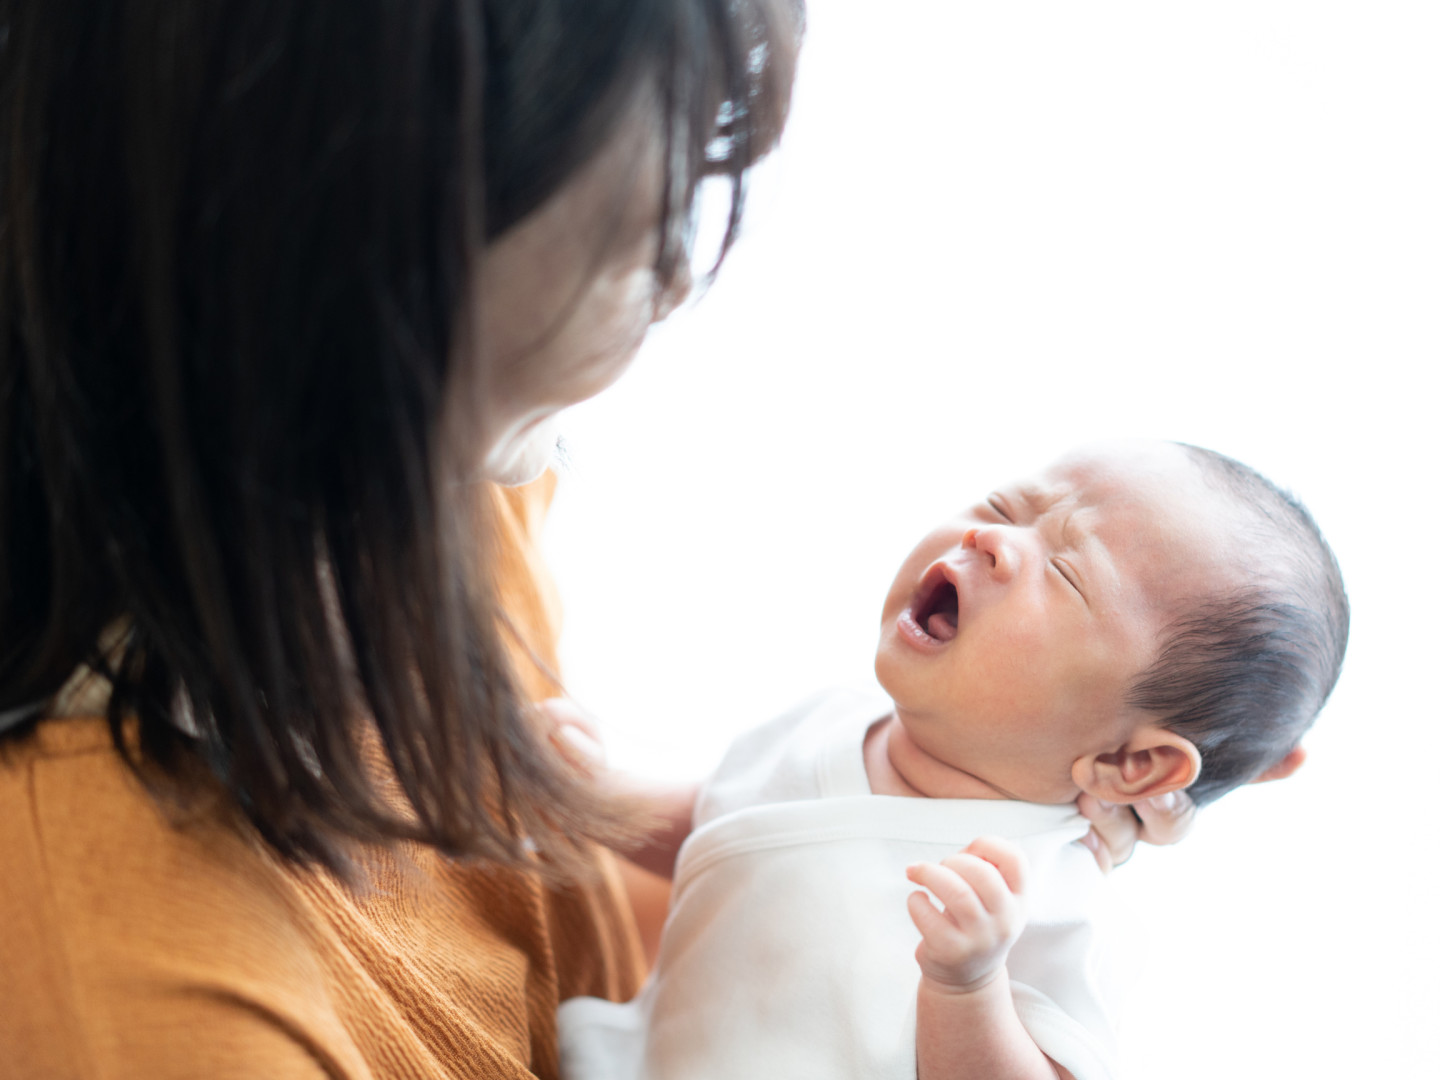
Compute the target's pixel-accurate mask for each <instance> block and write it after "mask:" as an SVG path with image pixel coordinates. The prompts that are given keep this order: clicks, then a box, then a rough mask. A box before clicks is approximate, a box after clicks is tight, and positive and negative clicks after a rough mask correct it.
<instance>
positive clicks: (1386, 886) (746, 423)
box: [548, 0, 1440, 1080]
mask: <svg viewBox="0 0 1440 1080" xmlns="http://www.w3.org/2000/svg"><path fill="white" fill-rule="evenodd" d="M1437 23H1440V8H1437V7H1436V6H1435V5H1433V4H1429V3H1408V4H1405V3H1387V2H1384V0H1366V2H1364V3H1360V2H1358V0H1352V2H1350V3H1343V4H1342V3H1332V2H1324V0H1305V2H1281V0H1245V2H1236V0H1219V2H1216V0H1210V2H1207V3H1203V4H1169V3H1153V2H1152V3H1146V4H1140V3H1133V4H1119V3H1085V2H1079V0H1065V2H1060V3H1046V2H1018V0H1017V2H1009V3H1002V2H994V0H991V2H986V3H976V2H971V0H963V2H962V0H933V2H923V0H895V2H893V3H886V4H879V3H874V2H870V3H861V2H858V0H812V3H811V11H810V30H809V35H808V41H807V44H806V46H805V52H804V55H803V58H802V67H801V74H800V80H799V84H798V87H797V91H796V99H795V107H794V111H793V114H792V120H791V125H790V129H789V131H788V133H787V136H786V141H785V145H784V147H783V149H782V151H781V152H780V154H779V155H778V156H777V157H776V158H775V159H774V160H773V161H772V162H770V163H769V164H767V165H766V166H764V168H763V169H762V171H761V175H760V176H758V177H757V179H756V183H755V197H754V201H753V210H754V213H753V214H752V216H751V218H750V220H749V222H748V226H747V233H746V236H745V238H744V239H743V241H742V243H741V245H740V247H739V248H738V249H737V250H736V251H735V253H734V255H733V257H732V259H731V261H730V262H729V263H728V264H727V266H726V267H725V268H724V271H723V272H722V274H721V277H720V279H719V281H718V283H717V284H716V285H715V287H714V288H713V289H712V290H711V292H710V294H709V295H708V296H707V297H705V298H704V299H703V301H702V302H700V303H699V304H698V305H697V306H695V307H694V308H693V309H692V310H687V311H684V312H682V313H681V314H679V315H678V316H676V317H675V318H673V319H672V320H671V322H670V323H668V324H666V325H665V326H663V327H660V328H658V329H657V330H656V331H655V332H654V333H653V334H652V337H651V340H650V342H649V344H648V345H647V346H646V348H645V350H644V351H643V353H642V355H641V358H640V360H639V361H638V363H637V365H636V368H635V370H634V371H633V372H632V373H631V374H630V375H629V376H628V377H627V378H626V379H625V380H623V381H622V382H621V384H620V385H619V386H618V387H616V388H615V389H614V390H612V391H610V392H609V393H607V394H606V395H604V396H602V397H601V398H600V399H598V400H596V401H595V402H593V403H590V404H588V405H586V406H583V407H581V408H579V409H576V410H574V411H573V412H572V413H571V415H570V417H569V420H568V423H567V427H566V435H567V439H568V442H569V444H570V448H571V452H572V455H573V465H572V467H571V469H570V470H569V472H568V474H567V475H566V476H565V477H564V481H563V485H562V488H561V492H560V495H559V496H558V498H557V502H556V506H555V509H554V512H553V515H552V519H551V524H550V531H549V536H548V550H549V554H550V556H551V560H552V563H553V565H554V568H555V570H556V574H557V577H558V578H559V581H560V586H561V592H562V595H563V597H564V600H565V604H566V609H567V628H566V634H565V638H564V665H565V671H566V675H567V679H568V683H569V686H570V688H571V691H572V692H573V693H574V695H575V696H576V697H577V698H578V699H579V700H580V701H581V702H582V703H583V704H584V705H585V706H587V707H588V708H589V709H591V710H592V711H593V712H595V713H596V714H598V715H599V716H600V718H601V719H602V720H603V721H604V723H605V725H606V730H607V737H608V741H609V746H610V751H611V756H612V760H613V761H616V762H618V763H619V764H621V765H624V766H627V767H632V768H635V769H638V770H642V771H649V772H652V773H657V774H661V775H668V776H699V775H702V774H703V773H704V772H705V771H706V770H707V769H709V768H710V767H711V766H712V765H713V764H714V763H715V761H716V760H717V759H718V757H719V755H720V754H721V752H722V750H723V748H724V747H725V745H726V743H727V742H728V740H729V739H730V738H731V737H732V736H733V735H734V734H735V733H736V732H737V731H739V730H742V729H744V728H746V727H748V726H751V725H753V724H755V723H757V722H759V721H761V720H763V719H765V718H767V717H769V716H771V715H773V714H775V713H777V712H778V711H780V710H782V709H784V708H786V707H787V706H789V705H791V704H792V703H794V702H795V701H797V700H798V699H800V698H801V697H803V696H805V695H807V694H809V693H811V692H813V691H815V690H817V689H819V688H822V687H824V686H827V685H831V684H835V683H841V682H849V683H854V682H857V681H861V680H864V679H866V678H867V677H868V675H869V670H870V663H871V651H872V649H873V646H874V641H875V636H876V629H877V619H878V614H879V608H880V601H881V599H882V598H883V596H884V593H885V589H886V587H887V585H888V583H889V580H890V577H891V575H892V573H893V572H894V570H895V568H896V567H897V566H898V565H899V562H900V561H901V559H902V557H903V556H904V554H905V553H906V552H907V551H908V549H909V547H910V545H911V544H912V543H913V542H914V541H915V540H916V539H917V538H918V537H919V536H920V535H921V534H923V533H924V532H925V531H926V530H927V529H929V528H930V527H931V526H932V525H933V524H935V523H936V522H938V521H939V520H941V519H942V518H943V517H945V516H946V515H948V514H949V513H951V512H953V511H954V510H955V509H957V508H958V507H960V506H963V505H967V504H969V503H971V502H972V501H974V500H975V499H976V498H978V497H979V496H982V495H984V494H985V493H986V492H988V491H989V490H990V489H991V488H992V487H994V486H995V485H997V484H999V483H1001V482H1003V481H1005V480H1008V479H1011V478H1012V477H1014V476H1016V475H1019V474H1021V473H1024V472H1028V471H1030V470H1031V469H1032V468H1034V467H1036V466H1039V465H1042V464H1044V463H1045V462H1047V461H1048V460H1049V459H1050V458H1052V457H1053V456H1055V455H1056V454H1057V453H1058V452H1060V451H1062V450H1065V449H1067V448H1069V447H1071V446H1074V445H1076V444H1078V443H1083V442H1086V441H1091V440H1094V439H1096V438H1105V437H1112V436H1158V437H1164V438H1175V439H1183V440H1186V441H1190V442H1196V443H1200V444H1203V445H1206V446H1211V447H1214V448H1216V449H1218V450H1221V451H1224V452H1226V453H1229V454H1232V455H1234V456H1236V457H1238V458H1240V459H1242V460H1244V461H1246V462H1248V463H1250V464H1252V465H1254V466H1256V467H1257V468H1259V469H1261V470H1262V471H1264V472H1266V473H1267V474H1269V475H1270V476H1271V477H1273V478H1274V479H1276V480H1277V481H1279V482H1280V483H1282V484H1284V485H1287V486H1289V487H1292V488H1293V489H1294V490H1295V491H1296V492H1297V493H1299V494H1300V495H1301V496H1302V497H1303V498H1304V499H1305V500H1306V501H1307V502H1308V503H1309V505H1310V507H1311V509H1312V510H1313V511H1314V513H1315V515H1316V517H1317V519H1318V520H1319V521H1320V523H1321V526H1322V527H1323V528H1324V529H1325V530H1326V531H1327V533H1328V535H1329V537H1330V539H1331V541H1332V544H1333V546H1334V548H1335V550H1336V552H1337V553H1338V555H1339V558H1340V561H1341V565H1342V567H1343V568H1344V570H1345V573H1346V576H1347V581H1348V585H1349V589H1350V595H1351V599H1352V602H1353V605H1354V626H1353V631H1352V635H1351V646H1350V653H1349V658H1348V660H1347V664H1346V669H1345V673H1344V675H1343V677H1342V678H1341V681H1340V685H1339V688H1338V690H1337V692H1336V694H1335V696H1334V698H1333V699H1332V704H1331V706H1330V707H1329V708H1328V709H1327V710H1326V712H1325V713H1324V715H1323V716H1322V717H1321V719H1320V722H1319V724H1318V726H1317V728H1316V730H1315V732H1314V733H1313V735H1312V737H1311V738H1310V739H1309V741H1308V745H1309V747H1310V749H1311V755H1312V756H1311V761H1310V763H1309V764H1308V765H1307V767H1306V768H1305V769H1303V770H1302V771H1301V773H1300V774H1299V775H1298V776H1297V777H1295V778H1294V779H1293V780H1290V781H1287V782H1285V783H1283V784H1272V785H1266V786H1264V787H1257V788H1252V789H1247V790H1243V791H1241V792H1238V793H1236V794H1234V795H1232V796H1230V797H1228V798H1226V799H1225V800H1223V801H1222V802H1220V803H1219V804H1217V805H1215V806H1214V807H1212V808H1210V809H1208V810H1207V811H1206V812H1205V813H1204V815H1203V817H1202V819H1201V822H1200V825H1199V827H1198V829H1197V830H1196V832H1195V834H1194V836H1193V837H1192V838H1191V839H1190V840H1188V841H1187V842H1186V843H1184V844H1183V845H1181V846H1179V847H1177V848H1174V849H1163V850H1162V849H1151V850H1145V851H1142V852H1141V853H1140V854H1139V855H1138V856H1137V857H1136V858H1135V859H1134V860H1133V861H1132V862H1131V863H1130V864H1129V865H1128V866H1126V867H1125V868H1124V869H1123V870H1122V871H1120V872H1119V873H1117V874H1116V876H1115V878H1114V879H1113V880H1114V883H1115V886H1116V888H1117V889H1119V890H1121V891H1122V893H1123V894H1124V895H1125V896H1126V897H1127V898H1128V900H1129V901H1130V903H1131V904H1132V905H1133V907H1134V909H1135V912H1136V915H1135V919H1136V923H1137V927H1143V928H1144V933H1145V936H1146V937H1147V939H1148V941H1149V949H1150V958H1149V965H1148V968H1147V975H1146V977H1145V979H1144V981H1143V982H1142V983H1141V984H1140V986H1138V987H1137V991H1136V993H1135V995H1134V1000H1133V1002H1132V1007H1131V1009H1130V1011H1129V1013H1128V1022H1127V1026H1126V1029H1125V1031H1124V1032H1123V1039H1124V1042H1125V1047H1126V1054H1127V1058H1128V1073H1127V1075H1129V1076H1130V1077H1132V1078H1139V1080H1148V1078H1159V1077H1167V1078H1174V1080H1183V1078H1187V1077H1196V1078H1199V1077H1206V1078H1209V1077H1218V1076H1224V1077H1227V1078H1230V1077H1240V1078H1248V1077H1257V1078H1259V1077H1267V1078H1268V1077H1290V1076H1322V1077H1332V1076H1333V1077H1339V1076H1365V1077H1378V1076H1383V1077H1414V1076H1432V1077H1433V1076H1437V1075H1440V1066H1437V1065H1436V1063H1435V1055H1436V1048H1435V1047H1434V1045H1433V1043H1434V1036H1435V1034H1436V1032H1437V1028H1436V1023H1437V1020H1436V1017H1437V1016H1440V994H1437V985H1440V979H1437V974H1436V970H1435V968H1436V966H1437V963H1440V940H1437V938H1440V935H1437V930H1436V919H1435V915H1434V913H1435V911H1436V910H1437V909H1440V903H1437V900H1436V897H1435V896H1434V895H1433V891H1434V890H1433V889H1432V883H1434V882H1435V881H1436V878H1437V874H1436V870H1435V865H1434V859H1435V853H1436V845H1435V843H1434V841H1433V840H1432V839H1427V838H1428V837H1430V836H1432V829H1431V828H1429V827H1428V818H1429V815H1430V814H1431V813H1432V812H1433V807H1434V803H1435V800H1434V798H1433V797H1432V796H1431V795H1430V792H1431V790H1432V788H1433V787H1434V784H1435V777H1436V766H1437V759H1440V738H1437V720H1440V708H1437V705H1436V696H1437V695H1436V685H1435V683H1436V680H1435V672H1436V670H1437V665H1436V661H1435V657H1436V652H1437V649H1436V646H1437V634H1436V630H1435V617H1436V610H1437V600H1440V587H1437V578H1440V529H1437V526H1440V520H1437V513H1436V509H1435V506H1436V492H1435V490H1434V480H1435V465H1436V462H1437V455H1436V452H1435V449H1434V443H1433V433H1434V429H1435V419H1434V413H1435V402H1436V396H1437V395H1436V392H1435V386H1434V370H1435V367H1436V359H1437V355H1440V300H1437V298H1440V60H1437V55H1440V25H1437ZM1422 823H1424V824H1425V825H1426V826H1427V827H1425V828H1424V829H1423V831H1422Z"/></svg>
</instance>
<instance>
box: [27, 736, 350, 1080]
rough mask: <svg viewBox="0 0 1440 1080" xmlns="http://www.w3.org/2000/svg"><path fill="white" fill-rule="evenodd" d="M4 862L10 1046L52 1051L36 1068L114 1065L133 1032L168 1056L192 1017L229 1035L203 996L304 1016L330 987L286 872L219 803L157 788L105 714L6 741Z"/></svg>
mask: <svg viewBox="0 0 1440 1080" xmlns="http://www.w3.org/2000/svg"><path fill="white" fill-rule="evenodd" d="M0 863H3V867H0V924H3V925H4V926H6V928H7V932H6V933H5V934H4V935H0V971H3V973H4V981H5V983H6V984H7V985H9V986H24V987H25V988H26V991H25V992H23V993H18V994H15V995H12V996H11V997H10V1000H9V1003H8V1004H7V1007H6V1009H5V1010H0V1045H4V1046H6V1047H7V1048H11V1049H12V1050H13V1051H14V1052H15V1053H21V1054H22V1055H23V1054H25V1053H31V1054H40V1055H42V1058H41V1059H37V1061H36V1062H35V1064H36V1069H35V1073H36V1074H37V1075H46V1074H48V1073H53V1074H54V1075H75V1076H87V1075H91V1074H93V1073H96V1072H104V1071H106V1070H107V1069H108V1068H109V1067H110V1065H109V1064H108V1063H109V1062H111V1061H112V1058H114V1055H115V1054H116V1053H117V1051H119V1048H120V1047H123V1046H125V1045H126V1044H127V1043H135V1042H136V1041H137V1040H138V1041H139V1042H140V1043H141V1044H145V1045H148V1046H149V1047H150V1048H151V1050H155V1049H158V1050H159V1051H160V1052H161V1053H162V1055H163V1054H164V1053H166V1051H165V1049H164V1047H166V1046H167V1045H169V1046H171V1047H174V1046H176V1045H177V1044H176V1043H175V1042H174V1036H175V1034H176V1030H175V1029H176V1027H177V1024H178V1025H179V1026H180V1027H184V1026H186V1023H185V1018H186V1017H189V1018H190V1020H191V1021H192V1022H194V1021H197V1020H198V1019H199V1018H200V1017H201V1016H205V1017H207V1023H209V1024H210V1025H211V1034H212V1035H213V1036H215V1038H216V1039H217V1040H218V1041H219V1042H221V1043H223V1042H224V1041H225V1038H224V1034H225V1023H224V1022H223V1021H220V1020H218V1019H217V1016H216V1015H212V1013H213V1001H212V1002H209V1003H206V1002H204V1001H203V1000H202V999H203V997H204V995H206V994H209V995H215V996H216V997H220V998H230V999H232V1000H245V999H248V1000H249V1001H251V1003H252V1004H253V1005H254V1006H256V1007H258V1008H262V1009H264V1010H267V1011H271V1012H277V1011H278V1012H284V1013H286V1014H293V1013H294V1012H295V1010H296V1009H297V1008H299V1009H301V1010H305V1009H308V1006H307V1005H306V995H307V994H308V995H309V996H310V1000H314V997H315V995H314V991H315V988H316V987H317V986H318V985H320V983H321V982H322V978H321V975H322V972H321V969H320V966H319V964H318V963H317V959H316V956H315V954H314V951H313V950H312V949H310V948H307V947H306V945H307V942H306V940H305V939H306V936H307V935H306V933H305V929H304V919H303V905H301V904H297V903H296V902H295V896H294V893H295V889H294V886H293V885H292V884H288V883H287V881H286V876H285V875H284V873H283V872H282V871H281V869H280V868H279V867H278V866H277V865H276V864H275V863H274V861H273V860H272V859H270V858H269V857H268V856H267V854H266V853H265V851H264V850H263V848H262V847H261V846H260V845H258V844H257V843H256V842H255V840H254V839H253V838H251V837H250V836H248V835H247V833H246V831H245V830H244V829H243V828H239V827H237V825H236V822H235V820H234V816H233V815H232V814H230V813H228V812H225V811H224V810H223V809H222V808H221V807H220V806H219V805H218V804H216V803H214V802H212V803H211V804H210V805H209V806H208V807H206V806H202V805H200V804H196V805H192V806H189V807H187V808H185V809H183V810H181V809H179V808H173V809H172V808H170V807H167V806H166V805H165V803H164V802H163V800H157V799H156V798H155V797H153V796H152V794H151V793H150V792H149V791H148V790H147V789H146V787H145V785H144V784H143V783H142V782H141V780H140V779H139V778H138V777H137V776H136V775H135V773H134V772H133V771H132V770H131V769H130V768H129V767H128V766H127V764H126V763H125V761H124V760H123V758H122V757H121V756H120V754H119V753H118V752H117V751H116V750H115V748H114V746H113V743H112V741H111V738H110V731H109V727H108V725H107V724H106V723H105V722H104V721H103V720H101V719H89V718H80V719H64V720H47V721H43V722H41V723H40V724H39V725H37V727H36V728H35V729H34V731H33V732H31V733H30V734H29V735H27V736H26V737H24V738H23V739H20V740H18V741H17V740H5V743H4V744H3V745H0ZM221 1012H222V1014H223V1012H224V1010H222V1011H221ZM217 1023H218V1025H219V1027H218V1029H217V1028H216V1027H215V1026H214V1025H216V1024H217ZM167 1030H168V1031H169V1034H163V1033H164V1032H166V1031H167ZM192 1038H193V1032H192ZM262 1041H263V1037H262ZM182 1043H183V1040H182ZM149 1052H150V1051H149V1050H147V1054H148V1053H149ZM119 1056H120V1058H123V1059H125V1060H139V1059H137V1058H135V1056H134V1055H132V1054H130V1053H127V1052H121V1053H120V1055H119ZM61 1059H63V1064H62V1063H61ZM147 1060H148V1061H149V1067H150V1068H152V1069H153V1070H154V1072H155V1074H156V1075H161V1074H163V1073H164V1072H165V1071H166V1070H165V1069H164V1068H163V1067H162V1064H163V1063H162V1062H160V1061H158V1060H154V1059H153V1058H150V1059H147ZM266 1060H267V1061H268V1060H270V1058H269V1057H267V1059H266ZM102 1062H105V1063H107V1064H105V1065H102V1064H101V1063H102ZM47 1063H48V1064H47ZM257 1064H259V1063H258V1062H257Z"/></svg>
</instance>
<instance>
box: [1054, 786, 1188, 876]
mask: <svg viewBox="0 0 1440 1080" xmlns="http://www.w3.org/2000/svg"><path fill="white" fill-rule="evenodd" d="M1076 805H1077V806H1078V807H1079V809H1080V813H1082V814H1084V815H1085V816H1086V817H1087V818H1089V819H1090V831H1089V832H1088V833H1086V834H1085V835H1084V836H1082V837H1081V838H1080V842H1081V843H1082V844H1084V845H1085V846H1086V847H1087V848H1089V849H1090V853H1091V854H1092V855H1094V856H1095V861H1096V862H1097V863H1099V864H1100V869H1101V871H1102V872H1104V873H1106V874H1108V873H1109V872H1110V871H1111V870H1113V869H1114V868H1115V867H1117V866H1119V865H1120V864H1121V863H1123V862H1124V861H1125V860H1126V859H1128V858H1130V856H1131V855H1132V854H1134V852H1135V843H1136V841H1144V842H1145V843H1147V844H1173V843H1176V842H1177V841H1180V840H1184V839H1185V837H1186V836H1187V835H1189V832H1190V827H1191V826H1192V825H1193V824H1194V823H1195V803H1194V801H1193V800H1192V799H1191V798H1190V796H1189V795H1186V794H1185V792H1183V791H1172V792H1170V793H1169V794H1167V795H1157V796H1156V797H1155V798H1153V799H1141V800H1140V801H1139V802H1137V803H1134V804H1132V805H1130V806H1125V805H1121V804H1117V803H1107V802H1101V801H1100V800H1099V799H1097V798H1095V797H1094V796H1093V795H1089V794H1082V795H1081V796H1080V798H1079V799H1078V800H1077V802H1076Z"/></svg>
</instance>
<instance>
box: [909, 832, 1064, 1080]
mask: <svg viewBox="0 0 1440 1080" xmlns="http://www.w3.org/2000/svg"><path fill="white" fill-rule="evenodd" d="M908 874H909V878H910V880H911V881H913V882H915V884H917V885H923V886H924V887H925V888H927V889H929V890H930V892H931V893H933V894H934V895H935V897H936V898H937V899H938V900H939V901H940V902H941V903H942V904H944V905H945V910H944V911H943V912H942V911H937V910H936V908H935V905H934V904H933V903H931V902H930V899H929V898H928V897H927V896H926V895H925V893H923V892H915V893H912V894H911V895H910V901H909V905H910V917H911V918H912V919H913V920H915V926H916V927H917V928H918V929H919V931H920V936H921V941H920V945H919V947H918V948H917V949H916V950H915V959H916V960H918V961H919V962H920V972H921V977H920V994H919V999H918V1001H917V1004H916V1033H915V1055H916V1060H917V1064H918V1070H917V1071H918V1073H919V1080H964V1078H967V1077H983V1078H985V1080H1031V1078H1035V1080H1056V1077H1060V1078H1061V1080H1068V1078H1069V1076H1070V1074H1069V1073H1068V1072H1066V1071H1065V1070H1064V1069H1062V1068H1060V1067H1059V1066H1057V1065H1056V1064H1055V1063H1054V1062H1053V1061H1051V1060H1050V1059H1049V1058H1047V1057H1046V1056H1045V1055H1044V1053H1042V1052H1041V1050H1040V1048H1039V1047H1038V1046H1036V1045H1035V1041H1034V1040H1033V1039H1031V1038H1030V1035H1029V1033H1028V1032H1027V1031H1026V1030H1025V1028H1024V1027H1023V1026H1022V1025H1021V1023H1020V1017H1019V1016H1018V1015H1017V1014H1016V1012H1015V1002H1014V1000H1013V999H1012V998H1011V996H1010V978H1009V975H1008V973H1007V972H1006V970H1005V958H1006V957H1007V956H1008V955H1009V954H1010V948H1011V946H1012V945H1014V944H1015V940H1016V939H1017V938H1018V937H1019V936H1020V931H1021V930H1022V929H1024V927H1025V910H1024V898H1025V857H1024V855H1023V854H1022V853H1021V852H1020V850H1019V849H1018V848H1016V847H1014V846H1013V845H1011V844H1009V843H1006V842H1005V841H1003V840H998V839H995V838H993V837H982V838H980V839H978V840H976V841H975V842H974V843H972V844H971V845H970V846H969V847H967V848H966V849H965V850H964V851H962V852H960V853H959V854H958V855H952V856H951V857H950V858H948V859H946V860H944V862H941V863H916V864H915V865H914V866H912V867H910V869H909V871H908Z"/></svg>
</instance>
